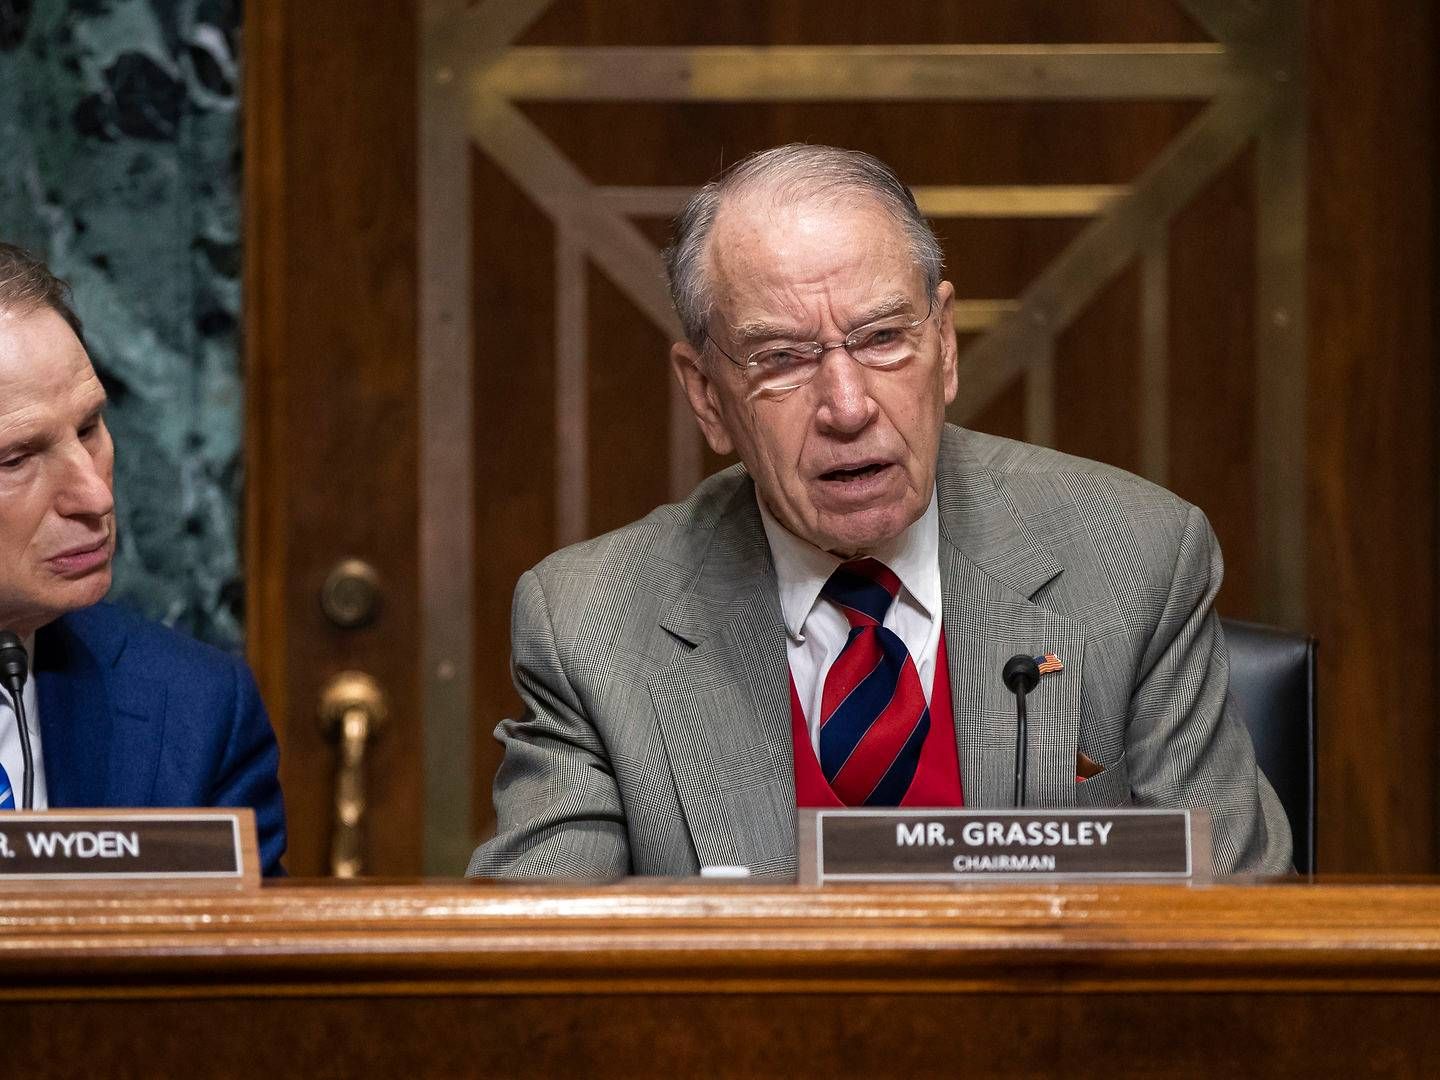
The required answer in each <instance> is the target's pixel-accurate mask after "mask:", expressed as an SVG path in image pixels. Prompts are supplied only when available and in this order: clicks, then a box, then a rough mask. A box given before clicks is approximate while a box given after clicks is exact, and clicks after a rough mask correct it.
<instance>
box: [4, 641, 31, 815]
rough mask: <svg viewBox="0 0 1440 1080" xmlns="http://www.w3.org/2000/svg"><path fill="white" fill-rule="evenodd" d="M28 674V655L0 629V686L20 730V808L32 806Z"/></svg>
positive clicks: (19, 644)
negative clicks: (8, 701) (7, 696)
mask: <svg viewBox="0 0 1440 1080" xmlns="http://www.w3.org/2000/svg"><path fill="white" fill-rule="evenodd" d="M29 672H30V656H29V654H28V653H26V651H25V646H24V644H22V643H21V641H20V638H19V636H18V635H16V634H14V633H12V632H11V631H9V630H0V684H3V685H4V687H5V689H6V690H8V691H9V693H10V701H11V703H12V704H13V706H14V708H15V721H16V724H17V725H18V727H19V729H20V757H21V760H22V761H23V762H24V777H23V783H22V797H21V804H20V805H21V809H23V810H32V809H34V807H35V754H34V752H33V751H32V750H31V748H30V724H29V721H28V720H27V718H26V716H25V693H24V690H25V677H26V676H27V675H28V674H29Z"/></svg>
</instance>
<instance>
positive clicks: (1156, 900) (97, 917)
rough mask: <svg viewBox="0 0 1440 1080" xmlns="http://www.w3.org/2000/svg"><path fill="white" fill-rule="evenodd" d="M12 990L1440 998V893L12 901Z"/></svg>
mask: <svg viewBox="0 0 1440 1080" xmlns="http://www.w3.org/2000/svg"><path fill="white" fill-rule="evenodd" d="M0 921H3V925H4V926H5V934H4V935H3V938H0V984H3V985H0V999H8V1000H14V999H17V998H35V997H45V998H56V997H81V998H89V997H116V996H122V997H134V996H140V997H152V996H174V995H176V994H181V995H193V994H200V995H206V996H213V995H220V996H226V995H233V994H237V993H255V992H259V993H265V994H267V995H269V994H280V995H309V994H315V993H321V992H323V993H327V994H339V995H346V994H362V995H363V994H373V993H376V992H384V993H387V994H414V993H427V994H433V993H437V992H444V993H461V994H463V993H485V994H496V993H505V994H519V995H526V994H552V993H572V994H573V993H588V994H614V993H636V994H652V993H695V992H707V993H725V992H728V993H741V992H743V993H757V992H758V993H823V992H839V991H842V990H843V991H844V992H847V993H861V992H873V993H879V992H889V993H897V992H901V993H939V992H945V993H973V992H1012V991H1013V992H1021V991H1023V992H1040V991H1043V992H1046V993H1073V992H1096V991H1101V992H1127V993H1135V992H1139V991H1142V990H1143V991H1153V992H1181V991H1184V992H1197V991H1214V990H1222V989H1223V990H1248V991H1264V992H1275V991H1281V990H1297V989H1304V990H1327V991H1347V992H1363V993H1394V992H1401V991H1404V992H1412V993H1413V992H1425V993H1440V888H1437V887H1436V886H1435V885H1433V884H1425V883H1416V884H1398V883H1397V884H1378V883H1364V882H1357V883H1351V884H1330V885H1307V884H1303V883H1300V882H1298V881H1297V882H1295V883H1283V884H1269V885H1259V884H1256V885H1250V884H1239V885H1218V886H1212V887H1191V888H1186V887H1183V886H1164V885H1093V886H1081V885H1064V886H1059V885H1048V886H1047V885H1019V886H999V885H996V886H983V887H970V888H949V887H927V886H914V887H902V888H894V887H891V888H884V887H875V886H865V887H849V888H839V887H826V888H824V889H813V888H802V887H796V886H785V885H734V884H727V885H701V884H694V883H683V882H675V883H639V882H622V883H618V884H615V885H608V886H597V887H590V888H579V887H574V886H558V885H513V884H496V883H487V882H475V883H472V884H461V885H456V884H446V885H393V886H356V887H336V886H333V885H328V884H327V885H323V886H322V885H317V884H304V883H289V884H282V885H278V886H267V887H266V888H264V889H261V890H255V891H251V892H247V893H241V894H235V893H230V894H224V893H218V892H217V893H212V894H208V895H197V894H195V893H194V892H193V891H188V892H180V891H176V892H174V893H172V894H169V895H163V896H157V895H155V894H154V893H147V894H143V895H141V894H136V893H127V892H122V891H119V890H115V891H109V892H91V893H90V894H88V895H84V896H74V895H64V896H59V895H43V894H39V893H35V894H31V895H28V896H25V895H14V894H11V895H6V896H3V897H0Z"/></svg>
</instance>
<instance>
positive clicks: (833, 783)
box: [820, 558, 930, 806]
mask: <svg viewBox="0 0 1440 1080" xmlns="http://www.w3.org/2000/svg"><path fill="white" fill-rule="evenodd" d="M899 591H900V579H899V578H898V577H896V576H895V573H894V572H893V571H892V570H891V569H890V568H889V567H888V566H886V565H885V564H884V563H882V562H879V561H878V560H876V559H871V558H863V559H852V560H851V561H850V562H847V563H844V564H842V565H841V566H839V567H838V568H836V570H835V573H833V574H831V575H830V580H829V581H827V582H826V583H825V587H824V588H823V589H821V590H820V595H821V596H823V597H825V598H826V599H827V600H830V601H831V602H833V603H835V604H838V605H839V606H840V610H841V611H843V612H844V613H845V617H846V618H847V619H848V620H849V621H850V636H849V638H848V639H846V642H845V647H844V648H842V649H841V650H840V653H839V655H838V656H836V657H835V662H834V663H833V664H831V665H830V671H829V673H828V674H827V675H826V676H825V688H824V691H823V692H822V694H821V699H820V769H821V771H822V772H824V774H825V779H826V780H828V781H830V787H831V788H832V789H833V790H834V792H835V794H836V795H837V796H839V798H840V801H841V802H843V803H844V804H845V805H846V806H899V805H900V800H901V799H903V798H904V797H905V792H906V791H907V790H909V788H910V781H911V780H912V779H914V777H915V767H916V765H918V764H919V761H920V747H921V746H922V745H924V743H925V736H926V734H927V733H928V732H929V731H930V707H929V706H928V705H927V704H926V702H925V693H924V691H923V690H921V688H920V674H919V672H918V671H916V670H915V661H914V660H913V659H912V658H911V656H910V650H909V649H907V648H905V643H904V642H903V641H901V640H900V638H899V637H898V636H896V634H895V633H894V631H892V630H887V629H886V628H885V627H883V626H881V625H880V624H881V623H882V622H884V621H885V613H886V612H887V611H889V610H890V605H891V604H892V603H894V602H895V596H896V594H897V593H898V592H899Z"/></svg>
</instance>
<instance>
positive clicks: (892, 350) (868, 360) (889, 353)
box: [705, 299, 935, 392]
mask: <svg viewBox="0 0 1440 1080" xmlns="http://www.w3.org/2000/svg"><path fill="white" fill-rule="evenodd" d="M934 310H935V304H934V301H933V299H932V301H931V303H930V305H929V306H928V307H927V308H926V310H925V314H924V315H923V316H918V317H917V316H916V315H913V314H910V313H908V312H906V313H901V314H899V315H889V316H886V317H885V318H883V319H876V320H875V321H874V322H868V323H866V324H865V325H864V326H857V327H856V328H855V329H854V330H851V331H850V333H848V334H846V335H845V340H844V341H836V342H831V343H829V344H825V343H822V342H819V341H782V342H772V343H771V344H768V345H766V346H764V347H763V348H760V349H757V350H756V351H755V352H753V353H751V354H750V355H749V356H747V357H746V358H745V359H743V360H737V359H736V358H735V357H733V356H731V355H730V354H729V353H728V352H726V351H725V350H724V349H722V348H721V347H720V343H719V342H717V341H716V340H715V339H714V338H713V337H711V336H710V334H709V333H708V332H707V333H706V334H705V337H706V340H708V341H709V342H710V344H711V345H714V346H715V349H716V351H717V352H719V353H720V355H721V356H723V357H725V359H726V360H729V361H730V362H731V363H732V364H734V365H735V366H736V367H737V368H739V369H740V370H741V372H743V373H744V375H745V378H746V380H747V381H748V382H749V384H750V387H751V389H752V390H755V391H766V392H777V391H781V390H794V389H796V388H797V387H801V386H804V385H805V384H806V383H808V382H810V381H811V380H812V379H814V378H815V375H816V373H817V372H818V371H819V370H820V364H821V361H822V360H823V359H824V357H825V354H826V353H827V352H830V351H831V350H832V349H844V350H845V351H846V352H847V353H849V354H850V356H851V358H852V359H854V361H855V362H856V363H857V364H861V365H863V366H864V367H867V368H874V369H876V370H879V371H883V370H885V369H887V368H893V367H899V366H900V365H901V364H903V363H905V361H907V360H909V359H910V358H911V357H913V356H915V354H916V353H918V352H919V350H920V341H921V339H922V338H923V337H924V334H925V331H924V326H925V323H926V322H927V321H929V319H930V316H931V315H932V314H934Z"/></svg>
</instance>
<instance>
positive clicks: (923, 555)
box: [755, 490, 940, 641]
mask: <svg viewBox="0 0 1440 1080" xmlns="http://www.w3.org/2000/svg"><path fill="white" fill-rule="evenodd" d="M755 501H756V502H757V503H758V504H759V505H760V521H761V523H762V524H763V525H764V526H765V538H766V539H767V540H769V542H770V555H771V558H773V559H774V560H775V576H776V579H777V580H778V582H779V587H780V610H781V612H782V613H783V614H784V617H785V630H786V632H787V633H788V634H789V635H790V637H791V638H792V639H793V640H795V641H803V640H805V635H804V632H803V628H804V626H805V620H806V619H808V618H809V617H810V612H811V610H812V609H813V608H814V607H815V604H816V602H817V601H818V600H819V598H820V590H821V589H822V588H824V587H825V582H827V581H829V580H830V575H831V574H833V573H834V572H835V568H836V567H837V566H839V565H840V564H841V563H842V562H843V561H844V560H843V559H841V558H839V557H837V556H835V555H832V554H830V552H828V551H822V550H821V549H820V548H817V547H816V546H815V545H814V544H812V543H810V542H809V541H808V540H802V539H800V537H798V536H796V535H795V534H794V533H792V532H791V531H790V530H789V529H787V528H785V526H783V525H781V524H780V522H779V521H777V520H776V519H775V516H774V515H773V514H771V513H770V509H769V507H767V506H766V505H765V500H764V499H762V498H760V493H759V491H758V490H757V491H756V493H755ZM937 502H938V500H937V498H936V495H935V492H934V491H931V493H930V503H929V505H928V506H926V507H925V512H924V513H923V514H921V515H920V516H919V517H918V518H916V519H915V521H914V522H913V523H911V525H910V527H909V528H907V529H906V530H905V531H904V532H902V533H901V534H900V535H899V536H896V537H894V538H892V539H890V540H887V541H885V542H884V543H881V544H877V545H875V547H874V549H872V550H870V551H867V552H865V554H867V555H870V556H873V557H874V558H876V559H879V560H880V561H881V562H883V563H884V564H885V565H886V566H888V567H889V568H890V569H891V570H893V571H894V572H895V576H896V577H898V578H899V579H900V584H901V586H902V588H903V589H904V591H905V592H908V593H909V594H910V596H911V598H912V599H913V600H914V601H915V603H916V604H918V605H919V606H920V607H922V608H924V609H925V612H926V614H928V615H929V616H930V618H932V619H934V618H936V617H938V615H939V614H940V512H939V509H938V506H937Z"/></svg>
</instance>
